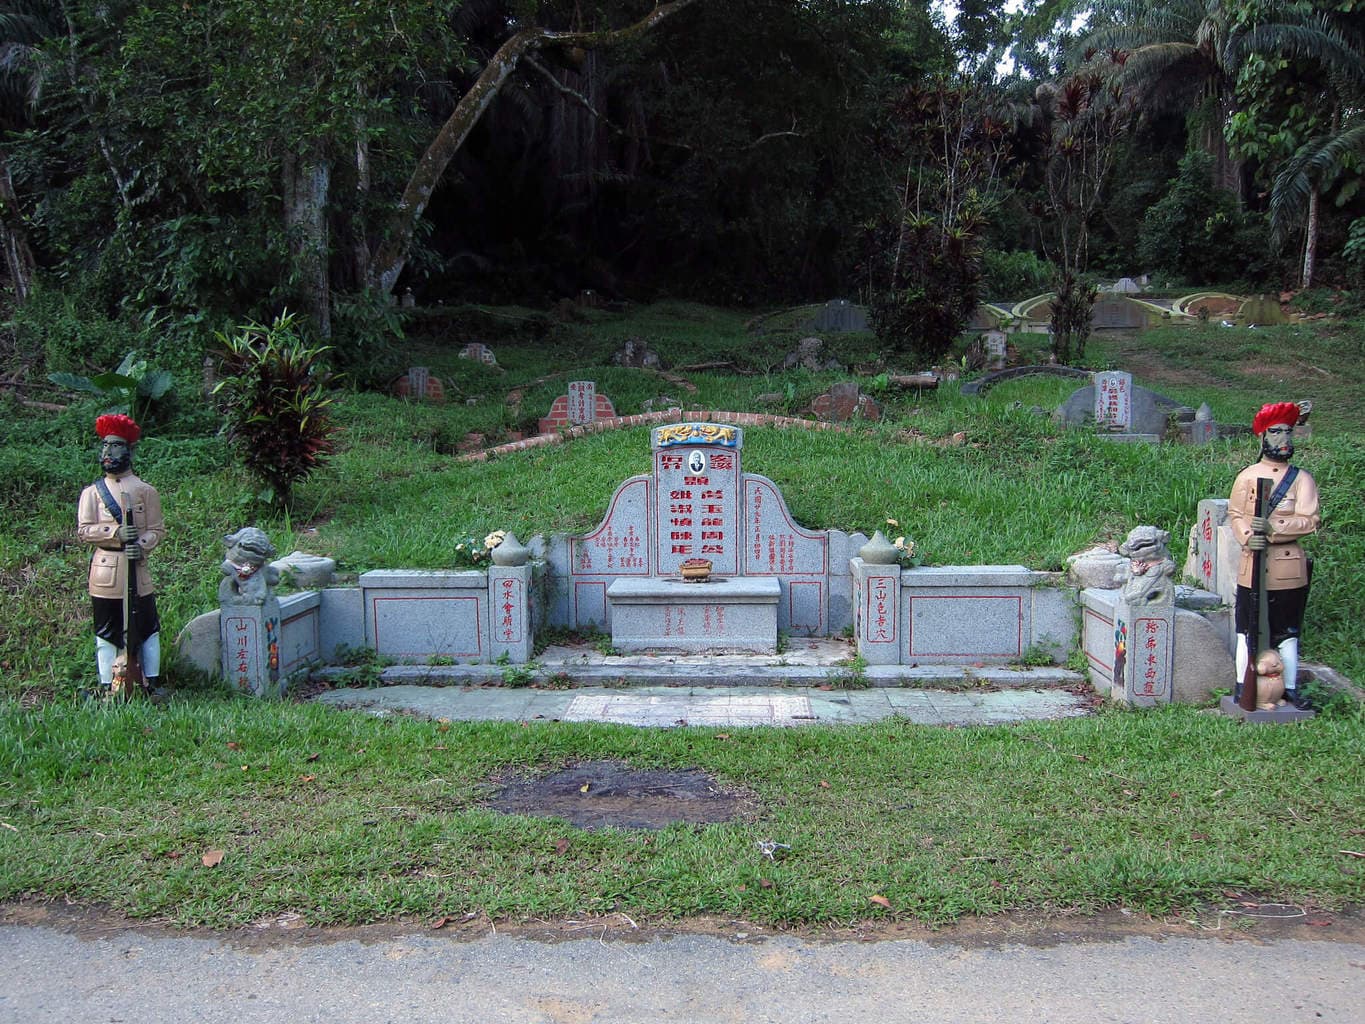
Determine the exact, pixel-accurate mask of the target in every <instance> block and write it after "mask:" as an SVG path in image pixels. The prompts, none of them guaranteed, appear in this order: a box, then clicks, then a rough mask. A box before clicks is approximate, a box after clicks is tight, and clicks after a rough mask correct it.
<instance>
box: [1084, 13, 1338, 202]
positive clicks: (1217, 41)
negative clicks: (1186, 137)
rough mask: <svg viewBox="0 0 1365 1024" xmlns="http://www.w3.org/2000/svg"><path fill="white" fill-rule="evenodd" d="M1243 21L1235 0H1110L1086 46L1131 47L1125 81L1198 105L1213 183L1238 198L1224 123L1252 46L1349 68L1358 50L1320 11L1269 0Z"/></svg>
mask: <svg viewBox="0 0 1365 1024" xmlns="http://www.w3.org/2000/svg"><path fill="white" fill-rule="evenodd" d="M1263 12H1264V14H1263V18H1262V19H1261V20H1254V21H1247V20H1246V7H1245V4H1242V3H1238V2H1237V0H1159V2H1157V3H1152V2H1151V0H1112V2H1111V3H1108V4H1105V5H1103V6H1102V7H1101V8H1098V9H1097V11H1096V14H1097V17H1098V18H1100V19H1102V20H1103V21H1104V22H1105V23H1104V24H1103V25H1102V26H1101V27H1099V28H1097V29H1096V30H1095V31H1094V32H1092V33H1091V34H1090V35H1089V36H1088V37H1087V38H1086V39H1085V40H1084V42H1083V44H1082V45H1083V46H1084V47H1085V49H1086V50H1087V51H1094V50H1097V49H1099V50H1103V49H1123V50H1127V51H1129V57H1128V60H1127V62H1126V64H1125V65H1124V74H1123V80H1124V85H1125V86H1126V87H1127V88H1128V89H1129V90H1131V91H1132V92H1133V93H1135V94H1136V95H1140V96H1142V97H1144V99H1145V100H1146V102H1147V103H1148V104H1150V105H1151V106H1153V107H1156V108H1162V109H1170V108H1175V109H1180V108H1183V109H1186V110H1198V111H1199V122H1198V127H1199V138H1198V140H1197V142H1198V145H1199V146H1200V147H1201V148H1203V149H1204V150H1205V151H1206V152H1208V153H1209V154H1210V155H1211V156H1212V157H1213V158H1214V165H1213V166H1214V170H1213V174H1214V182H1215V184H1217V185H1219V186H1220V187H1222V188H1225V189H1227V190H1228V191H1230V192H1232V193H1233V194H1234V195H1236V196H1237V199H1238V202H1240V201H1241V200H1242V198H1243V179H1242V167H1241V161H1240V160H1239V159H1238V158H1237V156H1236V155H1235V154H1234V153H1232V152H1230V151H1229V149H1228V143H1227V136H1226V133H1225V129H1226V128H1227V125H1228V124H1229V122H1230V121H1231V119H1232V116H1233V115H1234V114H1235V113H1237V110H1238V100H1237V74H1238V71H1239V69H1240V68H1241V67H1242V66H1243V64H1244V63H1245V61H1246V60H1247V58H1248V57H1249V56H1250V55H1251V54H1253V53H1274V54H1277V55H1281V56H1294V57H1308V58H1311V59H1314V60H1318V61H1321V62H1323V63H1324V64H1326V65H1328V66H1331V67H1335V68H1341V69H1344V70H1346V71H1347V72H1350V71H1351V70H1352V69H1353V68H1358V67H1359V65H1360V56H1359V53H1358V52H1357V51H1356V50H1355V49H1354V48H1353V47H1352V46H1350V45H1349V44H1348V43H1347V42H1346V41H1345V40H1343V38H1342V36H1341V34H1340V33H1339V32H1338V31H1337V29H1336V28H1335V27H1334V26H1333V25H1332V23H1331V22H1330V21H1329V20H1328V19H1327V18H1326V17H1325V16H1323V15H1321V14H1317V13H1313V12H1307V13H1306V12H1304V11H1302V10H1301V9H1299V7H1298V6H1297V5H1295V4H1290V3H1281V2H1278V0H1270V2H1268V3H1266V4H1265V5H1264V7H1263Z"/></svg>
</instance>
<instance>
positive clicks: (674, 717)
mask: <svg viewBox="0 0 1365 1024" xmlns="http://www.w3.org/2000/svg"><path fill="white" fill-rule="evenodd" d="M315 699H316V700H317V701H318V702H320V703H323V704H327V705H330V706H333V707H339V708H355V709H359V710H364V711H369V712H371V713H372V714H377V715H389V714H413V715H421V716H424V717H428V718H435V719H449V720H451V721H525V722H529V721H547V722H548V721H580V722H585V721H593V722H614V723H618V724H621V725H635V726H642V727H673V726H682V725H708V726H724V727H727V728H729V727H744V726H753V725H776V726H798V725H855V724H866V723H869V722H875V721H879V720H881V719H884V718H890V717H892V716H899V717H901V718H905V719H908V720H909V721H911V722H915V723H917V724H921V725H958V726H966V725H1003V724H1008V723H1011V722H1022V721H1037V720H1042V719H1055V718H1075V717H1080V716H1083V715H1086V714H1088V713H1089V711H1090V707H1091V701H1090V700H1088V699H1087V698H1085V697H1079V696H1076V695H1075V694H1072V693H1069V692H1067V691H1065V690H1024V689H1010V690H998V691H986V692H951V691H946V690H939V691H932V690H902V689H894V688H872V689H866V690H820V689H816V688H812V687H791V688H785V689H777V688H774V687H771V686H753V687H733V686H730V687H645V686H638V687H636V686H632V687H624V688H607V687H580V688H576V689H571V690H536V689H511V688H507V687H456V686H445V687H434V686H411V685H399V686H385V687H379V688H365V689H361V688H347V689H337V690H330V691H328V692H326V693H323V694H320V695H319V696H318V697H316V698H315Z"/></svg>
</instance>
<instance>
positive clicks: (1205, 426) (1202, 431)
mask: <svg viewBox="0 0 1365 1024" xmlns="http://www.w3.org/2000/svg"><path fill="white" fill-rule="evenodd" d="M1217 437H1218V424H1217V423H1215V422H1214V421H1213V410H1212V409H1210V408H1209V403H1208V402H1204V403H1203V404H1202V405H1200V406H1199V408H1198V409H1197V410H1196V411H1195V414H1194V422H1193V423H1191V424H1190V443H1191V444H1208V443H1209V442H1210V441H1213V440H1216V439H1217Z"/></svg>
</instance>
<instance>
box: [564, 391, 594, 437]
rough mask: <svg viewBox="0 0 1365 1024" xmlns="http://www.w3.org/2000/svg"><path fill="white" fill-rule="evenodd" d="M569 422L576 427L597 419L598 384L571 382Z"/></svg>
mask: <svg viewBox="0 0 1365 1024" xmlns="http://www.w3.org/2000/svg"><path fill="white" fill-rule="evenodd" d="M568 411H569V422H570V423H571V424H573V425H575V426H577V425H578V424H580V423H591V422H592V421H593V420H595V419H596V418H597V383H596V381H591V380H575V381H570V382H569V410H568Z"/></svg>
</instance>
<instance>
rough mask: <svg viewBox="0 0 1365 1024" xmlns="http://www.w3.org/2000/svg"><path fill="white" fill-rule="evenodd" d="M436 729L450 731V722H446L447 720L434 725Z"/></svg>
mask: <svg viewBox="0 0 1365 1024" xmlns="http://www.w3.org/2000/svg"><path fill="white" fill-rule="evenodd" d="M436 731H437V732H450V722H448V721H446V722H442V723H441V724H440V725H438V726H436Z"/></svg>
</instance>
